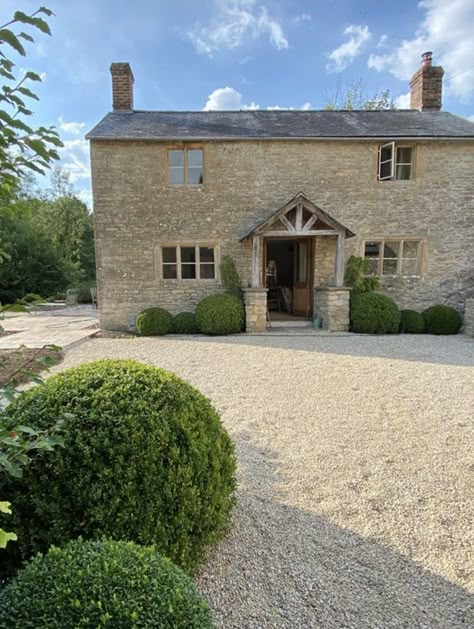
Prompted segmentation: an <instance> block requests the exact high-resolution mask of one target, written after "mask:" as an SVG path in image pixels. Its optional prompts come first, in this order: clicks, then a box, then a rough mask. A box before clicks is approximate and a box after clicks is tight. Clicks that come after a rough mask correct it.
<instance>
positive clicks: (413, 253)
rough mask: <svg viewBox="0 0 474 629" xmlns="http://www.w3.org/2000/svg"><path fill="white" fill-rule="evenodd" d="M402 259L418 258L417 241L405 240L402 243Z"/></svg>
mask: <svg viewBox="0 0 474 629" xmlns="http://www.w3.org/2000/svg"><path fill="white" fill-rule="evenodd" d="M403 257H404V258H417V257H418V241H417V240H405V242H404V243H403Z"/></svg>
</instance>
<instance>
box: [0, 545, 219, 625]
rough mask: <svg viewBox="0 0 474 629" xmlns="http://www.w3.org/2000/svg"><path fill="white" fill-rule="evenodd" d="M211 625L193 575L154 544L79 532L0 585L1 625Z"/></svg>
mask: <svg viewBox="0 0 474 629" xmlns="http://www.w3.org/2000/svg"><path fill="white" fill-rule="evenodd" d="M25 627H35V628H36V629H55V628H57V629H63V628H64V627H71V628H72V627H114V628H121V627H122V628H123V629H129V628H132V627H149V628H150V629H151V628H152V627H163V628H169V629H171V628H172V627H183V628H184V627H186V628H189V629H211V628H212V627H214V624H213V622H212V620H211V615H210V612H209V607H208V605H207V603H206V602H205V601H204V600H203V599H202V598H201V597H200V595H199V593H198V591H197V589H196V586H195V585H194V583H193V582H192V580H191V579H190V578H189V577H188V576H186V575H185V574H184V572H183V571H182V570H180V569H179V568H178V567H177V566H175V565H174V564H173V563H172V562H171V561H170V560H169V559H166V558H163V557H161V556H160V555H159V554H158V553H157V552H156V551H155V550H154V549H153V548H150V547H148V548H143V547H140V546H137V545H136V544H133V543H132V542H114V541H111V540H101V541H90V542H84V541H82V540H75V541H73V542H70V543H69V544H67V545H66V546H65V547H64V548H62V549H61V548H56V547H52V548H51V549H50V550H49V552H48V554H47V555H45V556H42V555H41V554H40V555H37V556H36V557H35V558H34V559H33V560H32V561H31V562H29V563H28V564H27V565H26V566H25V567H24V568H23V569H22V570H21V571H20V572H19V574H18V576H17V577H16V578H15V579H14V580H13V581H11V582H10V583H9V584H8V585H6V586H5V588H4V589H3V590H2V593H1V595H0V628H1V629H7V628H8V629H24V628H25Z"/></svg>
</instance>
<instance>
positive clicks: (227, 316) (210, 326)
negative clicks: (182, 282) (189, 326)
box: [196, 293, 245, 335]
mask: <svg viewBox="0 0 474 629" xmlns="http://www.w3.org/2000/svg"><path fill="white" fill-rule="evenodd" d="M196 324H197V326H198V328H199V330H200V331H201V332H202V333H203V334H209V335H225V334H238V333H239V332H242V330H243V329H244V325H245V310H244V306H243V304H242V302H241V300H240V299H239V298H238V297H236V296H235V295H230V294H229V293H219V294H216V295H209V296H208V297H204V299H202V300H201V301H200V302H199V304H198V306H197V308H196Z"/></svg>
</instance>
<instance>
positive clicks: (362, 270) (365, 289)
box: [344, 256, 380, 295]
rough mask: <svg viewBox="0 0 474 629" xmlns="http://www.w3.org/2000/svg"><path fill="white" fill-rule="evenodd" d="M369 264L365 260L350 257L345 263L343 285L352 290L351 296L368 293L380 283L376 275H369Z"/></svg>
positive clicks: (358, 257)
mask: <svg viewBox="0 0 474 629" xmlns="http://www.w3.org/2000/svg"><path fill="white" fill-rule="evenodd" d="M369 273H370V262H369V261H368V260H367V258H362V257H360V256H351V257H350V258H349V260H348V261H347V266H346V273H345V275H344V284H345V286H349V287H350V288H352V295H356V294H357V293H369V292H371V291H373V290H375V289H376V288H378V285H379V283H380V278H379V276H378V275H369Z"/></svg>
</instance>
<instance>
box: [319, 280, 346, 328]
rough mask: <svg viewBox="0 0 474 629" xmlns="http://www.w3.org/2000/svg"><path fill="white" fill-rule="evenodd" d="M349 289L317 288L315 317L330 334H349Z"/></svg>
mask: <svg viewBox="0 0 474 629" xmlns="http://www.w3.org/2000/svg"><path fill="white" fill-rule="evenodd" d="M350 292H351V291H350V289H348V288H335V287H328V288H315V289H314V296H313V298H314V315H315V316H317V317H319V318H320V320H321V327H322V329H323V330H328V331H329V332H347V331H348V330H349V299H350Z"/></svg>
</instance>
